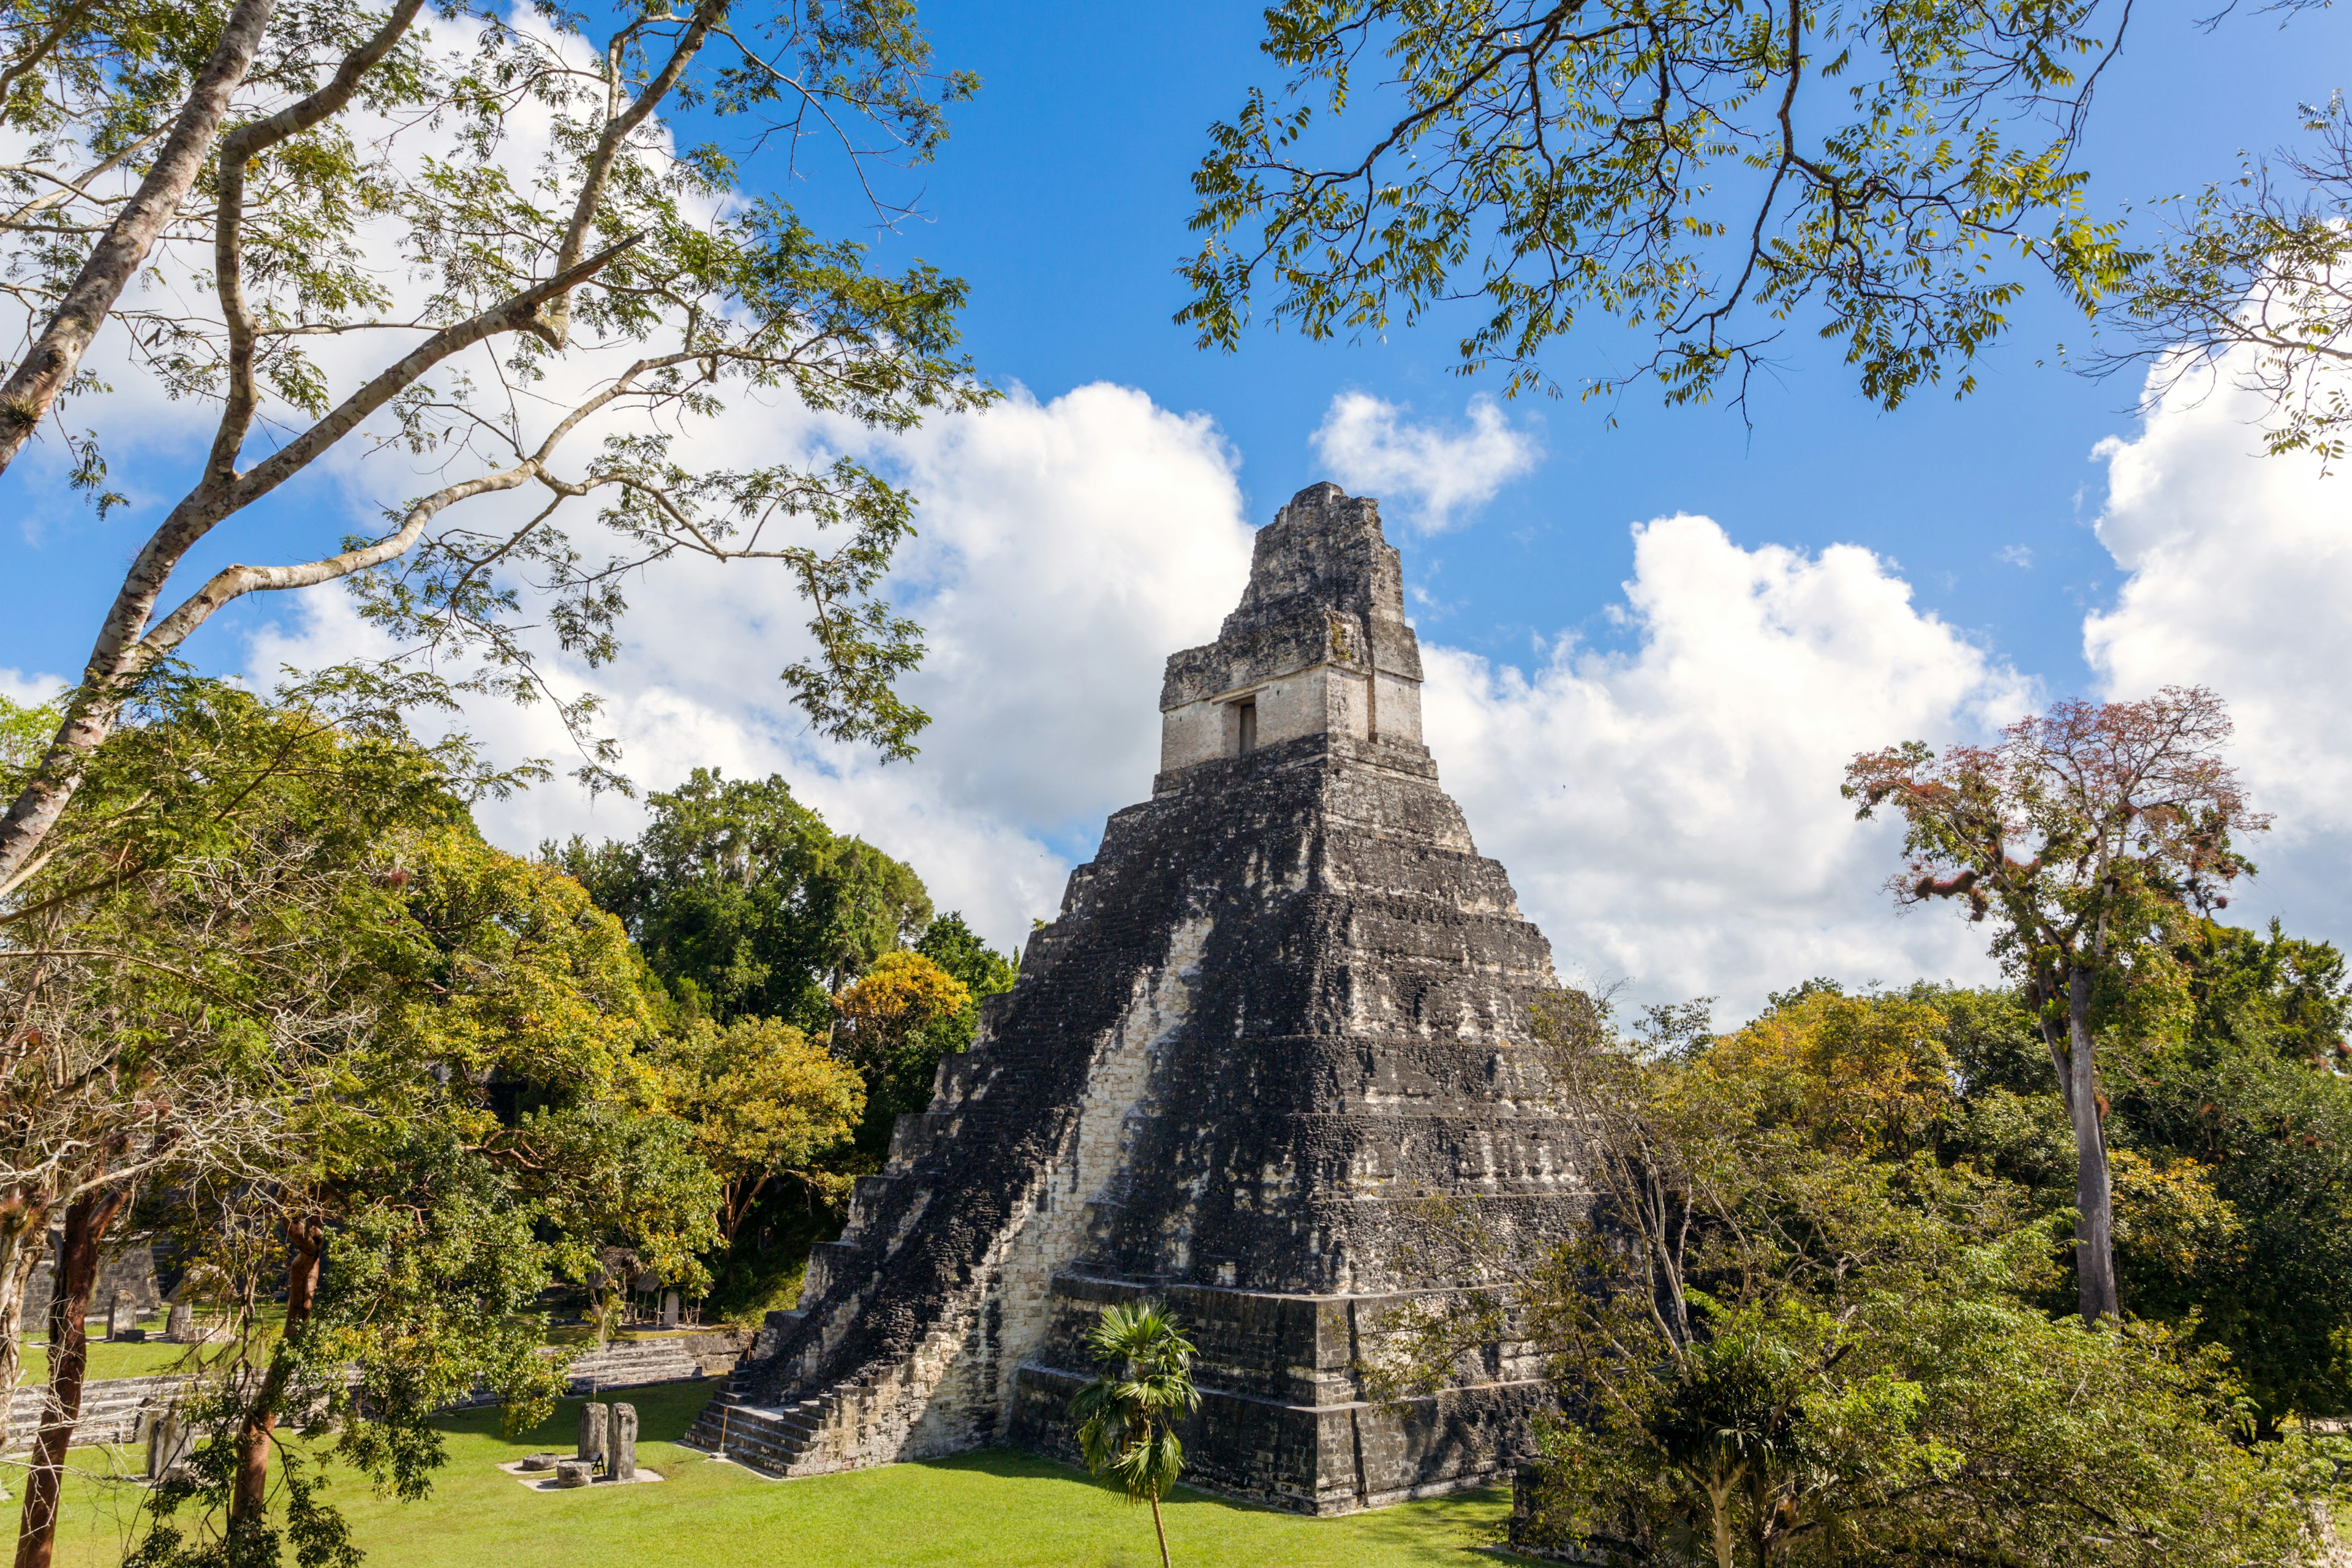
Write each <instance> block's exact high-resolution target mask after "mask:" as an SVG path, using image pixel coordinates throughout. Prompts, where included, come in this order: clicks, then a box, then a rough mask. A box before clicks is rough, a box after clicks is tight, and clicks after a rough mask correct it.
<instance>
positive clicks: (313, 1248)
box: [228, 1215, 327, 1524]
mask: <svg viewBox="0 0 2352 1568" xmlns="http://www.w3.org/2000/svg"><path fill="white" fill-rule="evenodd" d="M326 1240H327V1230H326V1226H324V1225H323V1224H321V1223H320V1220H319V1218H318V1216H317V1215H304V1216H302V1217H301V1218H299V1219H290V1220H288V1221H287V1222H286V1331H285V1332H284V1333H283V1334H281V1335H279V1337H278V1351H277V1353H276V1354H274V1355H272V1356H271V1357H270V1358H269V1370H268V1372H267V1373H264V1374H263V1376H262V1379H261V1387H260V1389H259V1390H258V1391H257V1393H256V1394H254V1398H253V1403H252V1404H251V1405H247V1407H246V1413H245V1425H244V1426H241V1427H240V1428H238V1430H237V1435H236V1441H237V1465H236V1491H235V1492H234V1493H233V1494H231V1496H230V1498H229V1503H228V1517H229V1522H230V1523H231V1524H235V1523H236V1522H237V1521H241V1520H257V1519H260V1518H262V1517H263V1516H264V1515H265V1514H266V1513H268V1510H269V1449H270V1446H271V1444H272V1443H274V1442H275V1441H276V1440H277V1431H278V1403H279V1402H280V1401H281V1400H283V1399H284V1398H285V1396H286V1384H287V1383H288V1381H289V1379H290V1378H291V1377H292V1375H293V1371H294V1363H293V1360H292V1357H291V1355H290V1353H289V1352H291V1351H292V1350H293V1349H295V1348H296V1347H297V1346H298V1345H299V1341H300V1339H301V1333H302V1327H303V1325H304V1324H306V1323H308V1322H309V1321H310V1310H311V1308H312V1307H313V1306H314V1305H316V1304H317V1302H318V1300H319V1262H320V1258H321V1257H323V1256H324V1254H325V1251H326Z"/></svg>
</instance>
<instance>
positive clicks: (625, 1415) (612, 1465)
mask: <svg viewBox="0 0 2352 1568" xmlns="http://www.w3.org/2000/svg"><path fill="white" fill-rule="evenodd" d="M612 1431H613V1442H612V1447H610V1448H609V1449H608V1450H607V1451H606V1453H605V1456H604V1473H605V1474H606V1475H607V1476H610V1477H611V1478H612V1479H614V1480H616V1481H634V1480H635V1479H637V1407H636V1406H635V1405H614V1406H613V1427H612Z"/></svg>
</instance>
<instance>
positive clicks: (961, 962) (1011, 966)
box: [915, 910, 1021, 1022]
mask: <svg viewBox="0 0 2352 1568" xmlns="http://www.w3.org/2000/svg"><path fill="white" fill-rule="evenodd" d="M915 951H916V952H919V953H921V954H922V955H923V956H924V957H925V958H928V959H929V960H930V961H931V962H932V963H936V964H938V965H939V966H940V968H941V969H944V970H946V971H947V972H948V973H950V974H952V975H954V976H955V977H956V978H957V979H958V980H961V981H962V982H963V984H964V987H965V988H966V989H967V990H969V991H970V992H971V994H972V1000H973V1002H974V1003H975V1004H976V1003H977V1002H978V1001H979V1000H980V998H982V997H983V996H994V995H997V994H1000V993H1002V992H1006V991H1010V990H1012V989H1013V982H1014V981H1016V980H1018V979H1020V978H1021V961H1020V958H1019V956H1018V955H1015V956H1013V957H1011V958H1007V957H1005V956H1004V955H1003V953H1000V952H996V951H995V950H994V949H992V948H991V947H990V946H989V945H988V944H987V943H986V942H982V940H981V939H980V933H979V932H977V931H973V930H972V929H971V927H970V926H968V925H966V924H964V920H963V915H962V914H961V912H960V911H957V910H950V911H948V912H947V913H946V914H943V915H940V916H939V917H938V918H936V919H934V920H933V921H931V923H930V924H929V925H927V926H925V927H924V928H923V934H922V935H921V936H920V937H918V938H917V939H916V941H915ZM976 1021H977V1020H976V1019H975V1022H976Z"/></svg>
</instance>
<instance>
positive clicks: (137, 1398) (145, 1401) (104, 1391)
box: [0, 1372, 195, 1454]
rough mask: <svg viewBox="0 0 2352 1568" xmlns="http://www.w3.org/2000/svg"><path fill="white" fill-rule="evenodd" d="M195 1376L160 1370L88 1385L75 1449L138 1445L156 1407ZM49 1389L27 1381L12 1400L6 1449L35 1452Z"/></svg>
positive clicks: (84, 1389)
mask: <svg viewBox="0 0 2352 1568" xmlns="http://www.w3.org/2000/svg"><path fill="white" fill-rule="evenodd" d="M194 1382H195V1379H194V1377H192V1376H190V1375H189V1374H188V1373H175V1372H167V1373H156V1374H155V1375H153V1376H152V1377H110V1378H101V1379H99V1380H98V1381H96V1382H92V1383H86V1384H83V1385H82V1393H81V1419H80V1420H79V1421H77V1422H75V1423H74V1435H73V1447H77V1448H86V1447H94V1446H95V1445H98V1444H100V1443H136V1442H139V1441H141V1440H142V1438H143V1436H145V1432H144V1423H145V1422H146V1421H147V1419H148V1418H149V1417H150V1416H151V1415H153V1414H154V1413H155V1412H156V1411H159V1410H162V1409H163V1408H165V1407H167V1406H168V1405H170V1404H171V1403H172V1401H173V1400H174V1399H176V1398H178V1397H179V1396H180V1394H181V1392H182V1391H183V1390H184V1389H185V1388H186V1387H187V1386H188V1385H189V1384H192V1383H194ZM47 1393H48V1390H47V1386H46V1385H44V1384H37V1383H36V1384H26V1386H24V1387H22V1388H19V1389H17V1390H16V1394H14V1395H13V1396H12V1397H11V1398H10V1399H9V1402H8V1441H7V1445H6V1447H0V1453H6V1454H24V1453H29V1452H31V1451H32V1447H33V1438H34V1436H36V1434H37V1432H38V1431H39V1429H40V1425H41V1405H42V1401H43V1399H44V1398H45V1397H46V1396H47Z"/></svg>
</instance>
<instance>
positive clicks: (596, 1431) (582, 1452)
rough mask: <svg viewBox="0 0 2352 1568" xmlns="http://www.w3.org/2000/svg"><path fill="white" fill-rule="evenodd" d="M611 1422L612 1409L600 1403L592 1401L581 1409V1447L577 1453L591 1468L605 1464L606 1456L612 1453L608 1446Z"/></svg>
mask: <svg viewBox="0 0 2352 1568" xmlns="http://www.w3.org/2000/svg"><path fill="white" fill-rule="evenodd" d="M611 1420H612V1410H611V1408H610V1407H609V1406H607V1405H604V1404H603V1403H602V1402H600V1401H597V1400H593V1399H592V1400H590V1401H589V1402H588V1403H587V1404H585V1405H582V1406H581V1407H580V1447H579V1448H578V1449H577V1450H576V1452H577V1454H578V1455H579V1457H580V1458H581V1459H582V1460H583V1461H584V1462H586V1463H587V1464H589V1465H591V1466H594V1465H601V1464H603V1463H604V1456H605V1455H606V1454H607V1453H609V1452H610V1451H611V1450H610V1448H609V1447H607V1444H606V1439H607V1437H608V1436H609V1435H610V1433H611V1430H612V1428H611V1426H609V1425H608V1423H610V1421H611Z"/></svg>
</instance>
